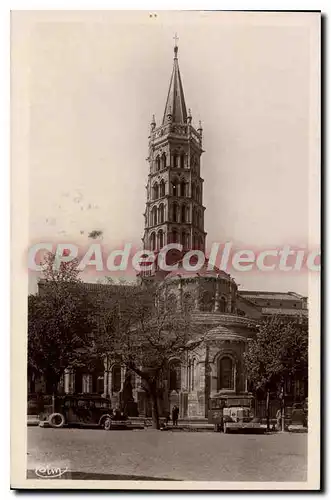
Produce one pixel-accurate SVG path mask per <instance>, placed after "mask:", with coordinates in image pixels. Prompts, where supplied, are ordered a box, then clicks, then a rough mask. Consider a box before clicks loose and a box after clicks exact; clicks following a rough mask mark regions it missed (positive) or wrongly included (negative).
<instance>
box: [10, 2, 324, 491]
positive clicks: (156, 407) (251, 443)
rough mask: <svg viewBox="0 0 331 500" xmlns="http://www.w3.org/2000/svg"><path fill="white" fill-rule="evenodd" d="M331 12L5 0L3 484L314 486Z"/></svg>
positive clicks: (317, 471)
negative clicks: (8, 260) (8, 205)
mask: <svg viewBox="0 0 331 500" xmlns="http://www.w3.org/2000/svg"><path fill="white" fill-rule="evenodd" d="M320 54H321V13H320V12H317V11H316V12H312V11H311V12H310V11H306V12H305V11H303V12H290V11H289V12H285V11H284V12H282V11H279V12H276V11H275V12H266V11H265V12H264V11H258V12H253V11H250V12H249V11H247V12H243V11H181V10H178V11H166V10H163V11H156V12H149V11H144V10H142V11H111V10H107V11H97V10H95V11H93V10H90V11H83V10H81V11H80V10H76V11H69V10H68V11H65V10H58V11H55V10H54V11H51V10H49V11H41V10H40V11H38V10H36V11H13V12H12V13H11V127H12V132H11V150H12V153H11V154H12V158H11V162H12V168H11V170H12V174H11V175H12V180H11V182H12V187H11V189H12V209H11V210H12V236H11V238H12V248H13V259H12V270H11V280H12V298H11V300H12V340H11V342H12V346H11V347H12V366H11V384H12V389H11V397H12V401H11V415H12V422H11V455H12V458H11V486H12V488H15V489H30V488H33V489H71V488H72V489H109V490H120V489H129V490H136V489H137V490H138V489H146V490H147V489H154V490H195V489H196V490H199V489H200V490H201V489H203V490H208V489H211V490H212V489H214V490H222V489H224V490H231V489H232V490H261V489H262V490H318V489H319V488H320V383H321V381H320V268H321V263H320V239H321V236H320V174H321V172H320V171H321V165H320V155H321V151H320V147H321V146H320V142H321V131H320V126H321V123H320V122H321V110H320V99H321V95H320V93H321V92H320V89H321V55H320Z"/></svg>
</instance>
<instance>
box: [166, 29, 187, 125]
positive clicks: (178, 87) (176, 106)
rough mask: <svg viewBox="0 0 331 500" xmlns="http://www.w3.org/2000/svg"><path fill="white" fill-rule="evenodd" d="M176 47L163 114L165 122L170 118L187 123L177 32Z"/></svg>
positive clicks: (173, 120)
mask: <svg viewBox="0 0 331 500" xmlns="http://www.w3.org/2000/svg"><path fill="white" fill-rule="evenodd" d="M174 39H175V47H174V66H173V70H172V75H171V80H170V86H169V91H168V97H167V103H166V106H165V110H164V115H163V122H162V123H163V124H166V123H168V122H169V118H170V120H171V121H172V122H174V123H186V122H187V112H186V105H185V98H184V90H183V85H182V80H181V78H180V72H179V66H178V57H177V56H178V46H177V40H178V37H177V34H176V35H175V37H174Z"/></svg>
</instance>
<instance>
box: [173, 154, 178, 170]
mask: <svg viewBox="0 0 331 500" xmlns="http://www.w3.org/2000/svg"><path fill="white" fill-rule="evenodd" d="M177 158H178V156H177V154H176V153H174V154H173V156H172V162H173V163H172V164H173V168H177Z"/></svg>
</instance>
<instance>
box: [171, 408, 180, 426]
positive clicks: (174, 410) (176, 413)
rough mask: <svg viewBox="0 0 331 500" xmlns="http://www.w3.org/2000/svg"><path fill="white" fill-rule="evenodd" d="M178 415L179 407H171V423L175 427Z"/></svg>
mask: <svg viewBox="0 0 331 500" xmlns="http://www.w3.org/2000/svg"><path fill="white" fill-rule="evenodd" d="M178 415H179V408H178V406H174V407H173V409H172V425H173V426H176V427H177V425H178Z"/></svg>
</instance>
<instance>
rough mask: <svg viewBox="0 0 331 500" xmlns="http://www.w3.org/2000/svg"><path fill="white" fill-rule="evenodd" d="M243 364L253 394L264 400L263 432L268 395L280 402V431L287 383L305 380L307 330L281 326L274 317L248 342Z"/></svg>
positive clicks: (288, 325) (286, 325)
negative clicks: (274, 395) (274, 396)
mask: <svg viewBox="0 0 331 500" xmlns="http://www.w3.org/2000/svg"><path fill="white" fill-rule="evenodd" d="M244 363H245V367H246V372H247V376H248V379H249V380H250V382H251V384H252V386H253V391H254V392H255V393H256V394H257V393H262V394H263V395H264V396H265V398H266V412H267V428H268V429H269V406H270V395H271V394H277V395H278V397H279V398H280V400H281V408H282V427H283V428H284V407H285V403H284V397H285V384H286V381H287V380H293V379H294V378H296V377H300V378H301V379H302V380H304V379H305V378H307V372H308V329H307V325H304V324H297V323H294V322H284V321H283V319H282V318H280V317H277V316H275V317H274V318H272V319H267V320H265V321H264V322H263V324H262V325H261V326H260V328H259V331H258V333H257V335H256V338H255V339H254V340H251V341H250V343H249V345H248V349H247V351H246V353H245V354H244Z"/></svg>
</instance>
